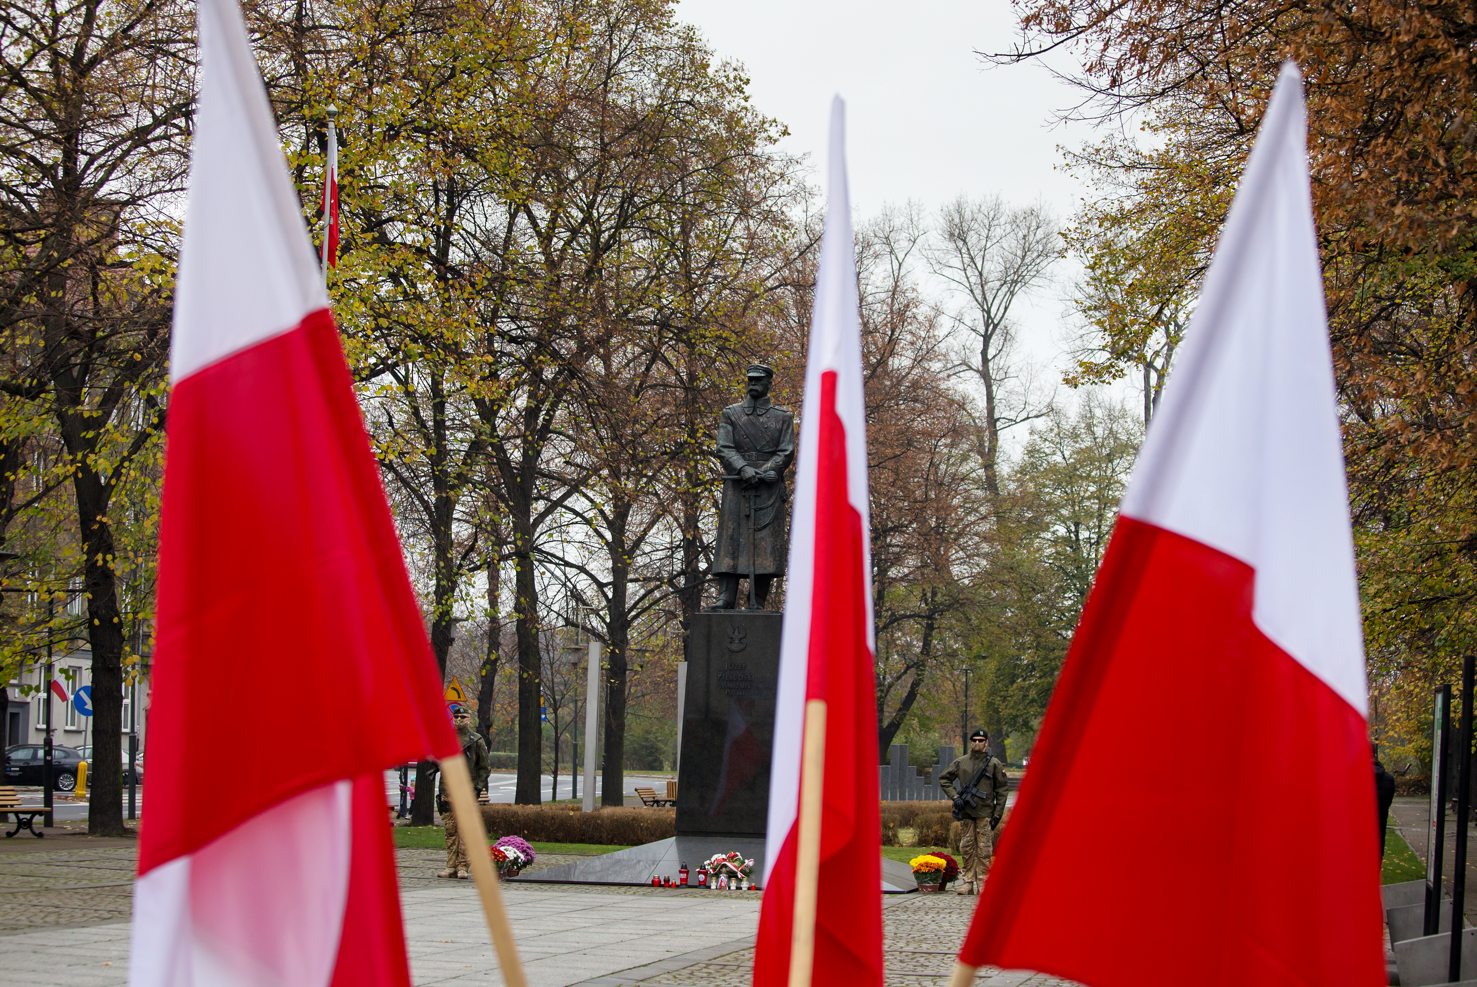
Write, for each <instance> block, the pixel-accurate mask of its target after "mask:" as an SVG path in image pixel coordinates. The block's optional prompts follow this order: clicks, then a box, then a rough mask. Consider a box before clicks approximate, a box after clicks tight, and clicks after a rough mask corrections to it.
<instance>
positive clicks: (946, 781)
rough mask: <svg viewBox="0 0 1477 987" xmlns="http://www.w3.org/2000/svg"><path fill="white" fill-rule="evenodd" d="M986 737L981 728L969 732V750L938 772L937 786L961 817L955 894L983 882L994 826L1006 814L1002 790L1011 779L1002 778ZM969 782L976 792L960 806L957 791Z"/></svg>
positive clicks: (972, 890) (1001, 767)
mask: <svg viewBox="0 0 1477 987" xmlns="http://www.w3.org/2000/svg"><path fill="white" fill-rule="evenodd" d="M989 740H990V735H989V734H987V733H985V731H983V730H976V731H975V732H974V733H972V734H970V735H969V753H968V754H965V755H964V756H963V757H960V758H955V759H954V763H953V764H951V765H949V767H948V768H947V769H946V770H945V771H944V773H943V774H941V775H939V787H941V788H942V789H943V790H944V794H946V795H948V796H949V798H951V799H953V800H955V807H956V810H957V811H956V812H955V815H956V816H962V818H960V819H959V855H960V856H961V857H963V858H964V859H963V860H962V861H960V863H959V890H958V892H956V893H958V894H974V893H975V889H976V887H977V886H978V885H980V884H983V883H984V880H985V875H986V874H988V873H989V871H990V858H991V857H993V856H994V854H995V838H994V831H995V827H996V826H998V825H1000V819H1001V817H1002V816H1004V815H1005V793H1006V792H1008V791H1009V790H1010V779H1008V778H1006V777H1005V766H1004V765H1003V764H1001V763H1000V761H999V760H998V759H997V758H993V757H991V756H990V747H989ZM976 778H978V779H979V780H978V781H977V782H976V781H975V779H976ZM971 782H973V783H974V785H975V791H976V792H977V793H978V794H977V795H975V796H974V797H973V798H972V799H969V800H968V802H967V804H964V805H960V804H959V792H960V791H961V790H962V789H965V788H968V787H969V785H970V783H971Z"/></svg>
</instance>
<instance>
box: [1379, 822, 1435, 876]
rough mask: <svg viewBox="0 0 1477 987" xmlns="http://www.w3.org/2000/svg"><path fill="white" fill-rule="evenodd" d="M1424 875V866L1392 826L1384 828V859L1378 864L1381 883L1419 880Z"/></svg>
mask: <svg viewBox="0 0 1477 987" xmlns="http://www.w3.org/2000/svg"><path fill="white" fill-rule="evenodd" d="M1425 876H1426V868H1425V866H1424V865H1423V864H1422V863H1421V859H1420V858H1419V857H1417V856H1416V855H1415V851H1414V850H1412V849H1411V848H1410V846H1409V844H1407V843H1406V842H1405V837H1403V836H1401V835H1400V834H1399V833H1398V832H1397V831H1396V830H1395V829H1394V828H1393V827H1391V828H1390V829H1387V830H1385V859H1384V860H1383V861H1382V863H1381V866H1380V883H1381V884H1399V883H1400V882H1401V881H1419V880H1421V879H1422V878H1424V877H1425Z"/></svg>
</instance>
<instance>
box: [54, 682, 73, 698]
mask: <svg viewBox="0 0 1477 987" xmlns="http://www.w3.org/2000/svg"><path fill="white" fill-rule="evenodd" d="M51 694H52V695H54V696H56V698H58V699H60V700H61V701H62V702H64V703H69V702H71V701H72V697H71V696H69V695H67V687H66V686H64V685H62V684H61V682H60V681H58V680H57V679H52V680H51Z"/></svg>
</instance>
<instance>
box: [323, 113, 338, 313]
mask: <svg viewBox="0 0 1477 987" xmlns="http://www.w3.org/2000/svg"><path fill="white" fill-rule="evenodd" d="M325 112H326V113H327V114H328V160H327V161H326V162H324V167H323V286H324V287H325V288H326V287H328V267H329V258H328V249H329V248H328V243H329V238H330V237H331V236H332V235H333V186H334V183H335V182H337V181H338V127H337V125H336V124H335V122H334V121H335V120H337V119H338V107H337V106H330V107H328V109H327V110H326V111H325Z"/></svg>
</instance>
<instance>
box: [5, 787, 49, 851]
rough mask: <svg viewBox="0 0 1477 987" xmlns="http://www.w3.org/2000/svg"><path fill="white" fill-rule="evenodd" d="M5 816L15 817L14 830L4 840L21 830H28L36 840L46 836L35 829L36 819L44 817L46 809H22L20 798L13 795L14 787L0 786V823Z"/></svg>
mask: <svg viewBox="0 0 1477 987" xmlns="http://www.w3.org/2000/svg"><path fill="white" fill-rule="evenodd" d="M7 815H10V816H15V829H12V830H11V831H10V832H8V833H6V834H5V837H6V839H9V838H10V837H12V836H14V835H15V834H16V833H19V832H20V831H21V830H23V829H24V830H28V831H29V832H30V834H31V835H32V836H34V837H36V839H38V840H39V839H41V838H42V837H43V836H45V835H46V834H45V833H43V832H41V830H39V829H37V828H36V817H37V816H44V815H46V809H45V808H40V809H32V808H25V807H22V805H21V799H20V796H19V795H17V794H16V793H15V786H13V785H0V822H3V821H4V819H5V817H6V816H7Z"/></svg>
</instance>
